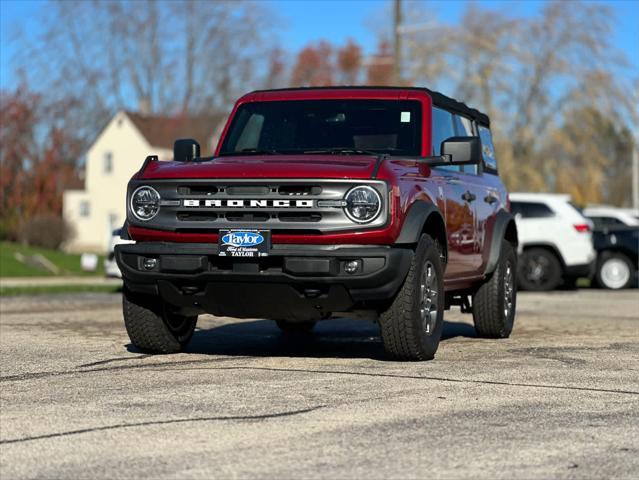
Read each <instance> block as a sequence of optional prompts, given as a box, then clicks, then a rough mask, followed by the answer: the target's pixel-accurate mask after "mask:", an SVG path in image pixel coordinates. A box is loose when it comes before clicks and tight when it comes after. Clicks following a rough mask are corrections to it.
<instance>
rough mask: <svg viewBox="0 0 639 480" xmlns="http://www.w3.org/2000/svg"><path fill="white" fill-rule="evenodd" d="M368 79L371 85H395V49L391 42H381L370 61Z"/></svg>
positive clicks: (367, 72)
mask: <svg viewBox="0 0 639 480" xmlns="http://www.w3.org/2000/svg"><path fill="white" fill-rule="evenodd" d="M366 77H367V83H368V84H369V85H378V86H384V85H393V83H394V81H393V80H394V78H395V62H394V59H393V48H392V46H391V44H390V43H389V42H387V41H385V40H382V41H380V43H379V45H378V46H377V51H376V52H375V54H373V56H372V57H371V59H370V60H369V61H368V65H367V71H366Z"/></svg>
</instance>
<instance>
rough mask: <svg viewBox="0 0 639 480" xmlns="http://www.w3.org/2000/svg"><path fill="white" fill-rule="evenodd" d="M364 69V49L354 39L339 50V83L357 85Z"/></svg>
mask: <svg viewBox="0 0 639 480" xmlns="http://www.w3.org/2000/svg"><path fill="white" fill-rule="evenodd" d="M361 68H362V49H361V47H360V46H359V45H358V44H357V43H355V42H354V41H353V40H352V39H349V40H348V42H347V43H346V45H344V46H343V47H341V48H340V49H338V50H337V70H338V75H339V83H341V84H342V85H356V84H357V83H358V79H359V78H360V73H361Z"/></svg>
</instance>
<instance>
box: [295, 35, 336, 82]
mask: <svg viewBox="0 0 639 480" xmlns="http://www.w3.org/2000/svg"><path fill="white" fill-rule="evenodd" d="M334 73H335V72H334V65H333V47H332V46H331V45H330V44H329V43H328V42H327V41H325V40H321V41H320V42H318V43H317V44H316V45H307V46H306V47H304V48H302V50H300V52H299V53H298V54H297V59H296V61H295V65H294V66H293V71H292V73H291V85H292V86H294V87H325V86H329V85H333V84H334Z"/></svg>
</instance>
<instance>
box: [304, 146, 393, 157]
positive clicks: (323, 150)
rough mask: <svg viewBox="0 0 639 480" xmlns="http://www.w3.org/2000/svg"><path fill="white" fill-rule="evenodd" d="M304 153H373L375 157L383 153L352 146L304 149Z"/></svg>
mask: <svg viewBox="0 0 639 480" xmlns="http://www.w3.org/2000/svg"><path fill="white" fill-rule="evenodd" d="M303 153H306V154H311V155H312V154H316V153H318V154H319V153H328V154H331V155H339V154H344V155H372V156H373V157H377V156H379V155H383V154H382V153H380V152H373V151H372V150H362V149H361V148H350V147H335V148H320V149H317V150H304V152H303Z"/></svg>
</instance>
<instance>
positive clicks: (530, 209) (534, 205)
mask: <svg viewBox="0 0 639 480" xmlns="http://www.w3.org/2000/svg"><path fill="white" fill-rule="evenodd" d="M510 209H511V210H512V213H513V214H514V215H518V214H519V215H521V218H549V217H553V216H554V215H555V213H554V212H553V211H552V210H551V209H550V208H549V207H548V205H546V204H545V203H538V202H511V204H510Z"/></svg>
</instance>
